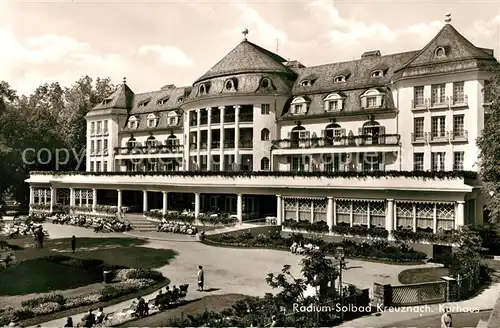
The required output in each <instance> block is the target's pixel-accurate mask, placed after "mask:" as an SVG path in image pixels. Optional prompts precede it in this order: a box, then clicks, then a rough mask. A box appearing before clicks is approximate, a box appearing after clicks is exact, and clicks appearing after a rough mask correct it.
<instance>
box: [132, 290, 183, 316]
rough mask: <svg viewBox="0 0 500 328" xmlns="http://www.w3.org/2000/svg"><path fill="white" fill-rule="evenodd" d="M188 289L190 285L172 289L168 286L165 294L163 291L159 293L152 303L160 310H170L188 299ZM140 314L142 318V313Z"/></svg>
mask: <svg viewBox="0 0 500 328" xmlns="http://www.w3.org/2000/svg"><path fill="white" fill-rule="evenodd" d="M188 287H189V284H184V285H180V286H179V287H177V286H175V285H174V286H173V288H172V289H170V287H169V286H167V287H165V292H162V291H161V290H160V291H159V292H158V295H156V297H155V298H154V300H153V302H152V303H153V304H154V305H155V306H157V307H158V308H159V309H165V308H168V307H169V306H171V305H174V304H177V303H179V302H180V301H182V300H183V299H184V298H185V297H186V295H187V291H188ZM138 314H139V316H141V315H140V312H139V313H138Z"/></svg>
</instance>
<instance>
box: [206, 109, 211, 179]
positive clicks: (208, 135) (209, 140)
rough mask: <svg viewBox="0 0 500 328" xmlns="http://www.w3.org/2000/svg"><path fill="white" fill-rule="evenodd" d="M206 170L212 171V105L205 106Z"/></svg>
mask: <svg viewBox="0 0 500 328" xmlns="http://www.w3.org/2000/svg"><path fill="white" fill-rule="evenodd" d="M207 113H208V119H207V129H208V130H207V171H212V126H211V125H212V107H208V108H207Z"/></svg>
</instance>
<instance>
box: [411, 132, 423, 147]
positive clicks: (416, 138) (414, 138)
mask: <svg viewBox="0 0 500 328" xmlns="http://www.w3.org/2000/svg"><path fill="white" fill-rule="evenodd" d="M426 142H427V133H424V132H421V133H412V134H411V143H412V144H425V143H426Z"/></svg>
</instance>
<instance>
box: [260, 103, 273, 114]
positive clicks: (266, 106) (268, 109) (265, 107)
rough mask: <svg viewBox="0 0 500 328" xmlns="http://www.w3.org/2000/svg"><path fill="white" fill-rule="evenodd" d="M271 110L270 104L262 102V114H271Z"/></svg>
mask: <svg viewBox="0 0 500 328" xmlns="http://www.w3.org/2000/svg"><path fill="white" fill-rule="evenodd" d="M270 112H271V106H270V105H269V104H262V105H261V106H260V114H261V115H269V114H270Z"/></svg>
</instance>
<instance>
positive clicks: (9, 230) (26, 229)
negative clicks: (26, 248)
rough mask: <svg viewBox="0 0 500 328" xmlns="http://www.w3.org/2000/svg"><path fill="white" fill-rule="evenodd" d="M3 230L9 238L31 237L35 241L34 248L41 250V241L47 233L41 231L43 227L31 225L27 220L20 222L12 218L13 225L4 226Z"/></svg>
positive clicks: (36, 224)
mask: <svg viewBox="0 0 500 328" xmlns="http://www.w3.org/2000/svg"><path fill="white" fill-rule="evenodd" d="M3 230H4V231H5V234H6V235H8V236H9V238H14V237H16V236H29V235H32V236H33V237H34V239H35V242H36V246H37V247H40V248H43V241H44V240H45V236H46V235H47V233H46V232H45V231H44V230H43V227H42V225H41V224H39V223H33V221H31V220H30V219H29V218H28V219H26V220H23V221H20V220H19V219H17V218H14V220H13V223H12V224H10V225H6V226H4V228H3Z"/></svg>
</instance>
